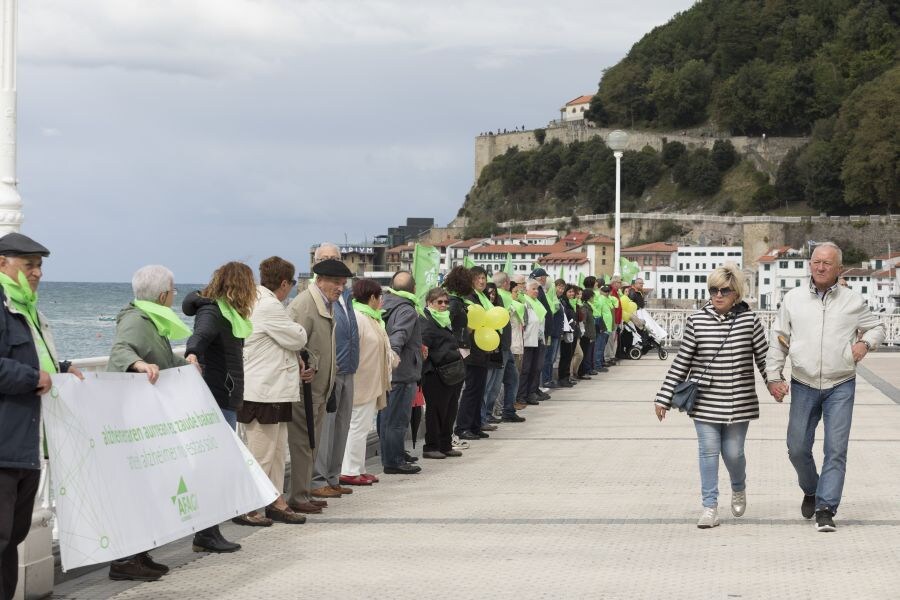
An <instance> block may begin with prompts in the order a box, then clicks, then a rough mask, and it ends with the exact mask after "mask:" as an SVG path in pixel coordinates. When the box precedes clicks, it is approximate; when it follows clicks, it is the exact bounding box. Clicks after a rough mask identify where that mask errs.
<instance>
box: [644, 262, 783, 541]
mask: <svg viewBox="0 0 900 600" xmlns="http://www.w3.org/2000/svg"><path fill="white" fill-rule="evenodd" d="M707 286H708V287H709V296H710V300H709V302H707V303H706V305H705V306H703V308H701V309H700V310H699V311H697V312H695V313H693V314H691V315H690V316H688V318H687V323H686V325H685V330H684V338H683V340H682V342H681V346H680V348H679V349H678V356H676V357H675V360H674V361H673V362H672V366H671V367H670V368H669V372H668V374H667V375H666V379H665V381H664V382H663V385H662V389H660V391H659V393H658V394H657V395H656V401H655V409H656V417H657V418H658V419H659V420H660V421H662V420H663V419H664V418H665V416H666V412H667V411H668V410H669V409H670V408H671V407H672V396H673V393H674V390H675V386H676V385H678V384H679V383H680V382H682V381H687V380H691V381H694V382H696V383H697V397H696V401H695V403H694V407H693V409H692V410H691V411H690V412H689V413H688V416H690V417H691V418H692V419H693V420H694V427H695V429H696V430H697V441H698V445H699V458H700V487H701V496H702V501H703V510H702V512H701V513H700V520H699V521H698V522H697V527H699V528H700V529H708V528H711V527H715V526H716V525H718V524H719V517H718V498H719V488H718V482H719V455H721V456H722V460H723V461H724V462H725V467H726V468H727V469H728V474H729V476H730V477H731V490H732V495H731V513H732V514H733V515H734V516H735V517H740V516H742V515H743V514H744V511H745V509H746V507H747V493H746V479H747V476H746V466H747V463H746V459H745V458H744V440H745V439H746V436H747V428H748V426H749V424H750V421H751V420H753V419H757V418H759V400H758V399H757V397H756V380H755V377H754V375H753V367H754V363H755V364H756V368H757V369H758V370H759V373H760V375H762V378H763V380H764V381H765V378H766V375H765V373H766V352H767V351H768V348H769V347H768V343H767V342H766V333H765V331H764V329H763V326H762V323H761V322H760V320H759V317H758V316H757V315H756V313H754V312H752V311H751V310H750V307H749V306H747V303H746V302H743V301H742V298H743V295H744V289H745V284H744V276H743V274H742V273H741V271H740V270H739V269H738V268H737V267H736V266H735V265H733V264H728V265H725V266H722V267H719V268H717V269H716V270H714V271H713V272H712V273H710V275H709V277H708V279H707Z"/></svg>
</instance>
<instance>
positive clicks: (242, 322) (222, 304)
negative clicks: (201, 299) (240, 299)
mask: <svg viewBox="0 0 900 600" xmlns="http://www.w3.org/2000/svg"><path fill="white" fill-rule="evenodd" d="M216 304H217V305H218V306H219V310H220V311H222V316H223V317H225V320H226V321H228V322H229V323H231V335H233V336H234V337H236V338H238V339H241V340H242V339H245V338H247V337H249V336H250V334H251V333H253V324H252V323H251V322H250V321H249V320H248V319H245V318H244V317H242V316H241V314H240V313H239V312H238V311H236V310H235V309H234V307H233V306H231V305H230V304H228V301H227V300H225V299H224V298H216Z"/></svg>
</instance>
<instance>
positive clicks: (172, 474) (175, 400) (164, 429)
mask: <svg viewBox="0 0 900 600" xmlns="http://www.w3.org/2000/svg"><path fill="white" fill-rule="evenodd" d="M84 377H85V379H84V381H79V380H78V379H76V378H75V377H72V376H70V375H54V376H53V388H52V389H51V390H50V393H48V394H45V395H44V396H43V399H42V405H43V411H42V412H43V418H44V424H45V427H46V434H47V441H48V444H49V450H50V479H51V485H52V488H51V489H52V494H53V497H54V499H55V501H56V516H57V519H58V523H59V546H60V554H61V557H62V567H63V570H64V571H65V570H68V569H74V568H75V567H81V566H83V565H90V564H94V563H99V562H105V561H110V560H114V559H117V558H121V557H123V556H129V555H131V554H136V553H138V552H142V551H144V550H149V549H151V548H155V547H157V546H160V545H162V544H165V543H168V542H171V541H172V540H176V539H178V538H181V537H184V536H187V535H191V534H193V533H194V532H196V531H199V530H201V529H204V528H206V527H210V526H212V525H215V524H217V523H221V522H222V521H225V520H227V519H230V518H232V517H234V516H237V515H240V514H243V513H246V512H248V511H250V510H255V509H257V508H260V507H262V506H266V505H268V504H270V503H271V502H272V501H273V500H274V499H275V498H276V497H277V495H278V492H277V491H276V490H275V487H274V486H273V485H272V483H271V482H270V481H269V478H268V477H266V475H265V473H263V471H262V469H261V468H260V466H259V463H257V462H256V460H254V458H253V456H252V455H251V454H250V453H249V451H247V449H246V447H245V446H244V444H243V443H241V441H240V440H239V439H238V437H237V435H235V433H234V432H233V431H232V430H231V427H229V426H228V423H226V422H225V419H224V417H223V416H222V412H221V411H220V410H219V407H218V405H216V401H215V399H213V397H212V394H211V393H210V391H209V388H208V387H206V384H205V383H204V382H203V379H202V377H200V374H199V373H198V372H197V369H196V368H195V367H193V366H186V367H181V368H178V369H167V370H164V371H162V372H161V373H160V376H159V380H158V381H157V382H156V384H155V385H152V384H150V382H149V381H148V380H147V376H146V375H145V374H143V373H85V375H84Z"/></svg>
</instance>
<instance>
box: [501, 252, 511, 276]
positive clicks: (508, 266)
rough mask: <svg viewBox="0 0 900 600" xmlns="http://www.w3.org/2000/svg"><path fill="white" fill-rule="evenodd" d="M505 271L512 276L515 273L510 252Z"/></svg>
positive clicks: (507, 256) (507, 255)
mask: <svg viewBox="0 0 900 600" xmlns="http://www.w3.org/2000/svg"><path fill="white" fill-rule="evenodd" d="M503 271H504V272H505V273H506V274H507V275H512V272H513V264H512V254H510V253H509V252H507V253H506V264H505V265H503Z"/></svg>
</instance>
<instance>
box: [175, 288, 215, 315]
mask: <svg viewBox="0 0 900 600" xmlns="http://www.w3.org/2000/svg"><path fill="white" fill-rule="evenodd" d="M209 304H215V301H213V300H210V299H209V298H204V297H203V296H201V295H200V292H199V291H193V292H191V293H190V294H188V295H187V296H186V297H185V299H184V301H183V302H182V303H181V312H183V313H184V314H185V315H186V316H188V317H193V316H195V315H196V314H197V311H198V310H200V307H201V306H207V305H209Z"/></svg>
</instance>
